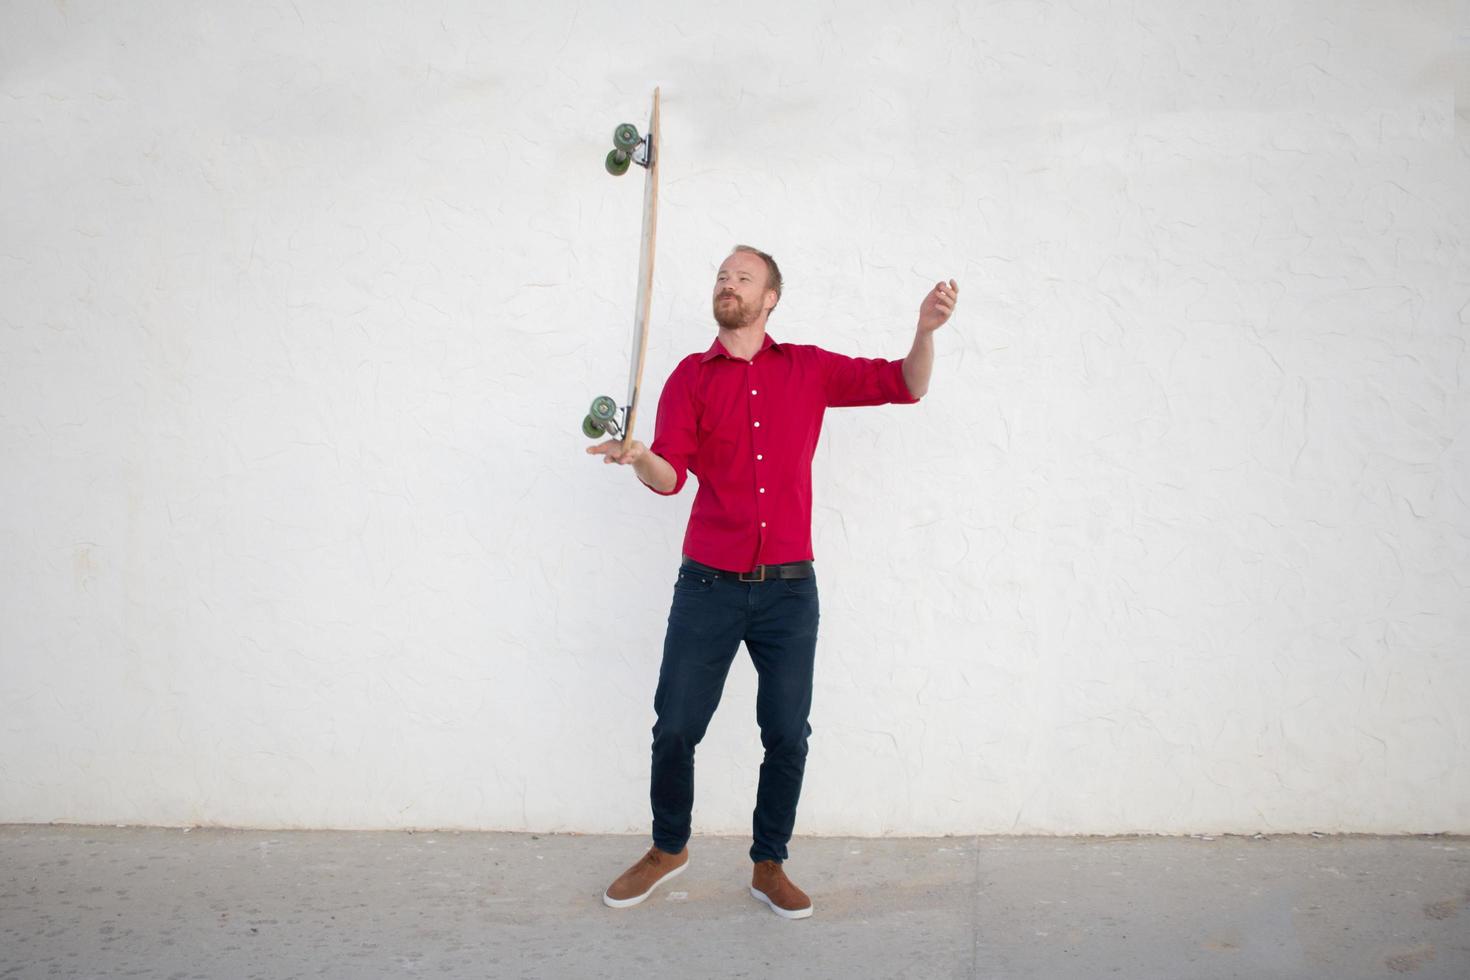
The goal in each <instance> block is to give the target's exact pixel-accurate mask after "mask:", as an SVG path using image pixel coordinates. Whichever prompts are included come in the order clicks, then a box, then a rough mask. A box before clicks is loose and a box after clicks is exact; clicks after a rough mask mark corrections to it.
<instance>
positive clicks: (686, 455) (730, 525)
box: [644, 334, 918, 572]
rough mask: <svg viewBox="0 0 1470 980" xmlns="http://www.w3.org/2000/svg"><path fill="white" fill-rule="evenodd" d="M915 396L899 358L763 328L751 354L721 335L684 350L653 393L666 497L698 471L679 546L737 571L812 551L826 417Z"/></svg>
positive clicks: (655, 439)
mask: <svg viewBox="0 0 1470 980" xmlns="http://www.w3.org/2000/svg"><path fill="white" fill-rule="evenodd" d="M917 401H918V399H917V398H915V397H914V396H913V394H912V393H910V391H909V387H908V384H907V383H906V382H905V381H904V379H903V361H889V360H884V359H883V358H878V357H847V356H845V355H843V354H834V353H832V352H831V351H826V350H823V349H822V348H820V347H814V346H811V345H809V344H782V343H777V342H776V341H774V340H772V339H771V335H770V334H767V335H766V339H765V343H764V344H762V345H761V349H760V350H758V351H756V354H755V356H754V357H753V358H751V359H750V360H748V361H746V360H742V359H740V358H737V357H732V356H731V355H730V353H729V352H728V351H726V350H725V346H724V345H723V344H721V343H720V341H719V339H718V338H717V339H716V340H715V342H714V343H713V344H711V345H710V348H709V350H707V351H705V352H704V353H703V354H690V355H689V356H688V357H686V358H684V359H683V360H682V361H680V362H679V364H678V366H677V367H675V368H674V371H673V373H672V374H670V375H669V380H668V382H667V383H666V384H665V385H664V390H663V394H662V395H660V396H659V400H658V421H657V422H656V423H655V426H654V436H653V445H651V446H650V447H649V449H650V450H651V451H652V452H654V453H656V454H657V455H659V456H662V457H663V458H664V459H665V460H667V461H668V463H669V465H670V466H672V467H673V468H674V474H675V476H676V477H677V479H676V480H675V482H674V489H672V490H670V491H669V492H668V494H665V496H671V495H673V494H676V493H678V492H679V491H680V490H681V489H683V487H684V481H685V480H686V479H687V478H688V475H689V473H691V472H692V473H694V475H696V476H697V477H699V492H698V493H697V494H696V495H695V497H694V506H693V508H692V509H691V510H690V512H689V527H688V529H687V530H686V531H685V533H684V554H686V555H688V556H689V557H690V558H693V559H694V560H695V561H698V562H703V563H704V564H706V565H712V566H714V567H715V568H723V569H726V570H728V571H733V572H743V571H749V570H750V569H752V568H754V567H755V566H756V565H775V564H780V563H781V562H788V561H802V560H806V559H810V558H812V456H813V455H814V454H815V453H816V450H817V438H818V436H819V435H820V434H821V431H822V415H823V414H824V413H825V411H826V410H827V409H828V408H837V407H840V406H847V405H884V404H887V403H889V402H897V403H899V404H904V405H911V404H913V403H914V402H917ZM644 485H645V486H647V484H644ZM649 489H650V490H653V492H654V493H660V492H661V491H658V490H654V488H653V487H649Z"/></svg>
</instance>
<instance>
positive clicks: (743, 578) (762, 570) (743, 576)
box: [740, 565, 766, 582]
mask: <svg viewBox="0 0 1470 980" xmlns="http://www.w3.org/2000/svg"><path fill="white" fill-rule="evenodd" d="M756 567H757V568H758V569H760V573H761V577H760V578H747V577H746V576H747V575H748V574H750V573H748V572H741V573H740V581H742V582H764V581H765V580H766V566H764V565H757V566H756Z"/></svg>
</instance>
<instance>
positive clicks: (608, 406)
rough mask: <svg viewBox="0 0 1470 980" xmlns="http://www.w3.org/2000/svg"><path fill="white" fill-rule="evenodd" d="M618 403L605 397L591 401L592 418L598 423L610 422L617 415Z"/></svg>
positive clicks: (600, 396) (601, 396)
mask: <svg viewBox="0 0 1470 980" xmlns="http://www.w3.org/2000/svg"><path fill="white" fill-rule="evenodd" d="M617 411H618V403H617V402H615V401H613V400H612V399H611V398H609V397H608V396H607V395H599V396H598V397H596V398H594V399H592V418H594V419H596V420H597V421H599V422H610V421H612V417H613V416H614V415H616V414H617Z"/></svg>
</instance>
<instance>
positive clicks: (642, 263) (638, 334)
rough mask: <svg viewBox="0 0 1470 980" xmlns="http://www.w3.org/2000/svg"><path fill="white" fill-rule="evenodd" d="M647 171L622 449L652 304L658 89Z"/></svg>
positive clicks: (632, 416) (634, 409)
mask: <svg viewBox="0 0 1470 980" xmlns="http://www.w3.org/2000/svg"><path fill="white" fill-rule="evenodd" d="M647 134H648V170H647V174H646V176H645V177H644V178H643V239H642V244H641V246H640V248H639V253H638V303H637V307H636V312H635V313H634V315H633V348H632V358H631V361H630V363H629V365H628V401H627V403H626V404H627V406H628V414H627V417H626V418H625V419H624V420H623V445H622V449H623V450H624V451H626V450H627V448H628V444H629V443H630V442H632V441H633V424H634V422H636V421H637V418H638V405H639V401H640V399H639V395H640V393H641V390H642V387H643V362H644V360H645V359H646V357H647V355H648V313H649V307H650V306H651V305H652V302H653V248H654V241H655V238H656V233H657V230H658V227H657V226H658V165H659V159H658V158H659V157H660V156H661V155H662V153H663V143H662V141H661V140H660V138H659V130H658V89H657V88H655V89H654V90H653V109H652V111H651V112H650V113H649V116H648V130H647Z"/></svg>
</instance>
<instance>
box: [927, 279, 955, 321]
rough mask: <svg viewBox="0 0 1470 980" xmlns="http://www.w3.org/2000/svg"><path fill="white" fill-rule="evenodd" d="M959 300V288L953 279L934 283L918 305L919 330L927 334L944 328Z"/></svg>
mask: <svg viewBox="0 0 1470 980" xmlns="http://www.w3.org/2000/svg"><path fill="white" fill-rule="evenodd" d="M959 299H960V287H959V284H958V283H956V282H955V281H954V280H953V279H951V280H950V281H949V282H939V283H935V284H934V288H933V289H931V290H929V295H928V296H925V297H924V302H922V303H920V304H919V329H920V330H922V331H924V332H926V333H928V332H931V331H934V330H938V329H939V328H940V327H942V326H944V324H945V322H946V321H948V320H949V317H950V314H952V313H953V312H954V306H955V304H956V303H958V302H959Z"/></svg>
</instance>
